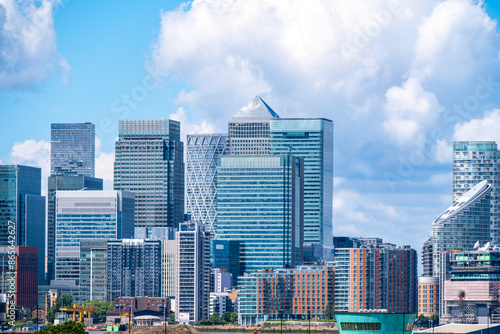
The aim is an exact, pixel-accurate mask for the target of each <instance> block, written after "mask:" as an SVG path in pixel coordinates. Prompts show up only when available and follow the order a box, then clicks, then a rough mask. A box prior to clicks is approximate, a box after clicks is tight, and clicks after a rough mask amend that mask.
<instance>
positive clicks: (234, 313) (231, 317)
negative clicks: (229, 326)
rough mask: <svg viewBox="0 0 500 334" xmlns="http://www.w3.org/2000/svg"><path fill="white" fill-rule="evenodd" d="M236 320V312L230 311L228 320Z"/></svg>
mask: <svg viewBox="0 0 500 334" xmlns="http://www.w3.org/2000/svg"><path fill="white" fill-rule="evenodd" d="M236 320H238V313H236V312H233V313H231V316H230V317H229V321H231V322H235V321H236Z"/></svg>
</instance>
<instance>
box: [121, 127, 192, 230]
mask: <svg viewBox="0 0 500 334" xmlns="http://www.w3.org/2000/svg"><path fill="white" fill-rule="evenodd" d="M180 132H181V125H180V123H179V122H177V121H173V120H120V121H119V133H118V140H117V141H116V142H115V164H114V189H115V190H127V191H132V192H134V193H135V226H136V227H178V225H179V223H181V222H182V221H184V162H183V150H184V149H183V143H182V142H181V140H180Z"/></svg>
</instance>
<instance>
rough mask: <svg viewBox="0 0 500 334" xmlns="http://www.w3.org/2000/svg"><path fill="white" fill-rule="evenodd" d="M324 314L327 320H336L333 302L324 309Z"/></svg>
mask: <svg viewBox="0 0 500 334" xmlns="http://www.w3.org/2000/svg"><path fill="white" fill-rule="evenodd" d="M323 316H324V317H325V319H326V320H334V319H335V305H332V303H328V304H326V306H325V309H324V310H323Z"/></svg>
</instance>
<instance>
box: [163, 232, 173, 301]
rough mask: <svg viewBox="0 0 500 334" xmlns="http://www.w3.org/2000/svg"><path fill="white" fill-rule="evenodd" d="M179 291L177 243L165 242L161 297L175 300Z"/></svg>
mask: <svg viewBox="0 0 500 334" xmlns="http://www.w3.org/2000/svg"><path fill="white" fill-rule="evenodd" d="M176 290H177V241H175V239H174V240H164V241H163V242H162V253H161V296H162V297H170V298H175V291H176Z"/></svg>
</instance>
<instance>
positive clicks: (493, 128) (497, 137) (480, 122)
mask: <svg viewBox="0 0 500 334" xmlns="http://www.w3.org/2000/svg"><path fill="white" fill-rule="evenodd" d="M453 140H455V141H460V140H465V141H466V140H484V141H490V140H492V141H496V142H497V143H500V109H494V110H491V111H487V112H485V114H484V117H483V118H475V119H471V120H470V121H468V122H463V123H459V124H457V125H455V133H454V135H453Z"/></svg>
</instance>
